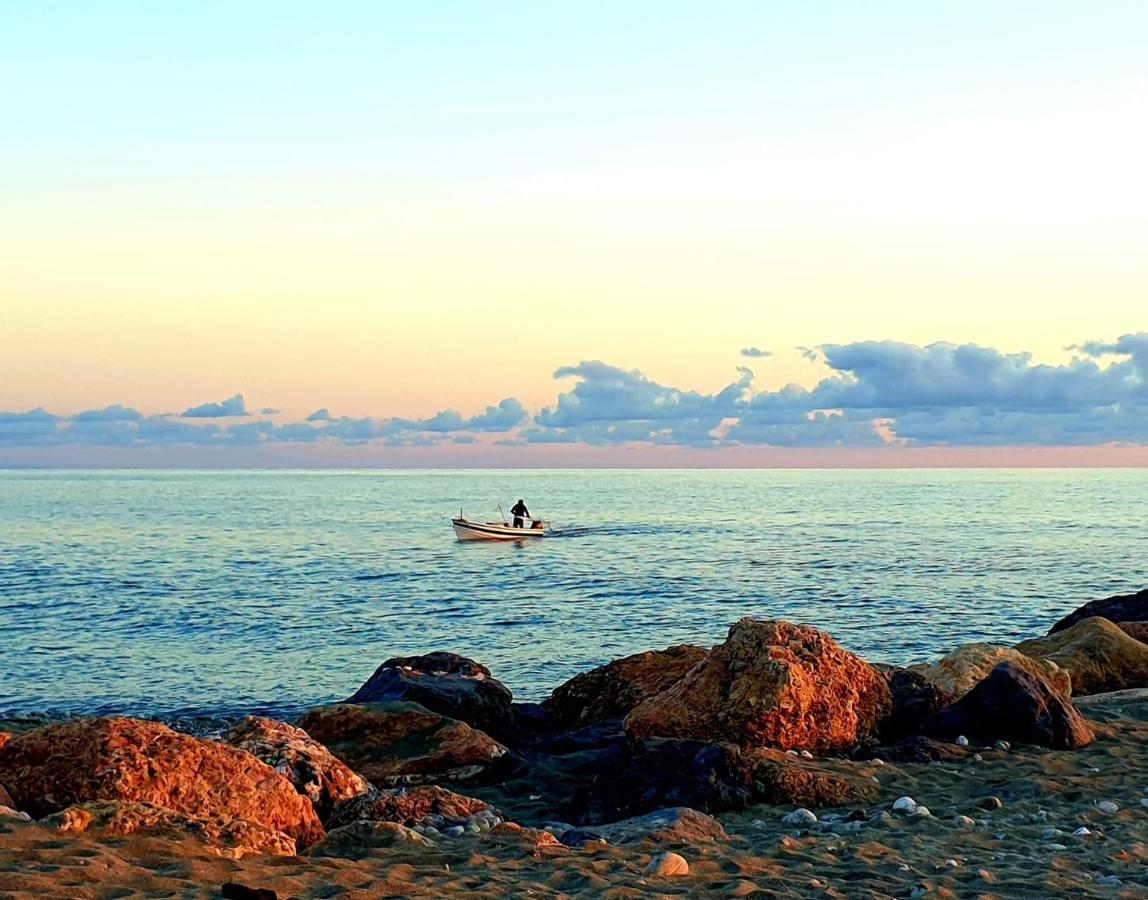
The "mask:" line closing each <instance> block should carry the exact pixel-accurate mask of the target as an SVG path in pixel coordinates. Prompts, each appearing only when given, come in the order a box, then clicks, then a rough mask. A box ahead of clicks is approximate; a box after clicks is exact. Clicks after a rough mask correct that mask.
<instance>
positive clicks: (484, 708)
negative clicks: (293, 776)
mask: <svg viewBox="0 0 1148 900" xmlns="http://www.w3.org/2000/svg"><path fill="white" fill-rule="evenodd" d="M402 700H406V701H410V702H413V703H418V704H420V705H421V706H424V707H426V708H427V709H428V710H430V711H431V712H436V713H439V714H441V715H444V716H449V717H450V718H452V719H458V720H459V721H460V722H466V723H467V724H468V725H471V726H473V727H475V728H478V729H481V730H482V731H485V732H486V733H487V734H490V735H492V736H494V737H495V738H505V737H509V736H512V735H513V733H514V713H513V710H512V709H511V700H512V698H511V694H510V691H509V690H508V689H507V687H506V686H505V685H504V684H502V682H500V681H498V680H496V679H494V678H492V677H491V674H490V670H489V669H488V668H486V666H483V665H480V664H479V663H476V662H475V661H474V660H472V659H467V658H466V657H464V656H458V655H457V654H454V653H441V652H439V653H427V654H425V655H422V656H401V657H394V658H392V659H388V660H387V661H386V662H384V663H383V664H382V665H381V666H379V668H378V669H376V670H375V673H374V674H373V675H372V676H371V677H370V678H369V679H367V681H366V683H365V684H363V686H362V687H360V688H359V689H358V690H357V691H356V692H355V693H354V694H353V695H352V696H351V697H350V698H349V699H348V700H347V701H346V702H348V703H386V702H395V701H402Z"/></svg>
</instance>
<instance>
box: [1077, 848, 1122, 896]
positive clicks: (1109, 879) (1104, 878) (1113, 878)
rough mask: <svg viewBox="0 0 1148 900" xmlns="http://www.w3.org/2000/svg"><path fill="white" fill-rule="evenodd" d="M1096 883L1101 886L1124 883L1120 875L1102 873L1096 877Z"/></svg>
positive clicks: (1117, 885)
mask: <svg viewBox="0 0 1148 900" xmlns="http://www.w3.org/2000/svg"><path fill="white" fill-rule="evenodd" d="M1066 849H1067V848H1066ZM1096 883H1097V884H1098V885H1099V886H1100V887H1120V886H1121V885H1123V884H1124V882H1123V881H1121V880H1120V876H1119V875H1101V876H1099V877H1098V878H1097V879H1096Z"/></svg>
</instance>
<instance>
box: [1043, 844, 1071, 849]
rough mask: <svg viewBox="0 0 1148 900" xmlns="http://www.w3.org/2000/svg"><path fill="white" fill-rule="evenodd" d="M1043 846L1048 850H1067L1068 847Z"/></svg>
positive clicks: (1062, 845)
mask: <svg viewBox="0 0 1148 900" xmlns="http://www.w3.org/2000/svg"><path fill="white" fill-rule="evenodd" d="M1045 846H1046V847H1047V848H1048V849H1049V850H1067V849H1068V847H1067V846H1066V845H1065V844H1045Z"/></svg>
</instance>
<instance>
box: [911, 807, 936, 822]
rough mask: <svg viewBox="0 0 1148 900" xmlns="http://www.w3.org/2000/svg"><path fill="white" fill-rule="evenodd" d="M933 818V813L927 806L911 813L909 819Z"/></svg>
mask: <svg viewBox="0 0 1148 900" xmlns="http://www.w3.org/2000/svg"><path fill="white" fill-rule="evenodd" d="M932 816H933V813H932V812H931V811H930V810H929V807H927V806H917V808H916V809H914V810H913V811H912V812H911V813H909V817H910V818H913V819H930V818H932Z"/></svg>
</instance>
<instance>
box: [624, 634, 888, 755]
mask: <svg viewBox="0 0 1148 900" xmlns="http://www.w3.org/2000/svg"><path fill="white" fill-rule="evenodd" d="M891 703H892V699H891V696H890V694H889V687H888V685H887V684H886V683H885V679H884V678H883V677H881V675H880V674H878V672H877V671H876V670H875V669H874V668H873V667H872V666H870V665H869V664H868V663H866V662H865V661H864V660H862V659H860V658H859V657H857V656H854V655H853V654H852V653H849V652H848V651H846V650H843V649H842V648H841V647H839V646H838V645H837V644H836V643H835V642H834V641H833V639H832V638H830V637H829V636H828V635H827V634H824V633H823V632H821V631H818V630H817V629H815V628H809V627H804V626H799V625H792V624H790V623H789V622H780V621H777V622H759V621H756V620H754V619H742V620H740V621H739V622H737V623H735V624H734V625H733V626H732V627H731V628H730V630H729V635H728V636H727V638H726V641H725V643H723V644H719V645H718V646H717V647H715V648H714V649H713V650H712V651H711V652H710V654H709V655H708V656H707V657H706V658H705V659H704V660H702V661H701V662H700V663H698V664H697V665H696V666H694V667H693V668H692V669H690V670H689V671H688V672H687V673H686V674H685V675H683V676H682V677H681V679H679V680H678V681H677V682H676V683H675V684H673V685H672V686H671V687H669V688H667V689H666V690H664V691H662V692H661V693H659V694H655V695H654V696H653V697H649V698H648V699H646V700H644V701H642V702H641V703H640V704H638V705H637V706H636V707H635V708H634V709H633V710H632V711H631V712H630V714H629V715H628V716H627V717H626V723H625V727H626V731H627V733H629V734H630V735H631V736H632V737H633V738H635V739H636V740H641V739H643V738H647V737H653V736H661V737H676V738H686V739H698V740H707V741H728V742H730V743H734V744H739V745H741V746H743V747H776V748H780V749H782V750H788V749H794V750H801V749H805V750H810V751H812V752H815V753H820V754H828V753H833V752H837V751H840V750H845V749H848V748H850V747H852V746H853V745H855V744H857V743H858V742H859V741H862V740H865V739H866V738H868V737H869V736H870V735H872V734H873V733H875V731H876V729H877V725H878V723H879V722H881V721H882V720H883V719H884V718H885V717H886V715H887V714H888V712H889V709H890V706H891Z"/></svg>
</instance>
